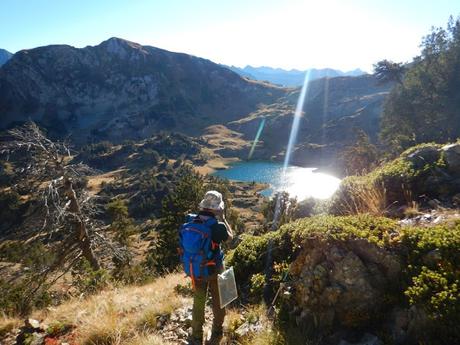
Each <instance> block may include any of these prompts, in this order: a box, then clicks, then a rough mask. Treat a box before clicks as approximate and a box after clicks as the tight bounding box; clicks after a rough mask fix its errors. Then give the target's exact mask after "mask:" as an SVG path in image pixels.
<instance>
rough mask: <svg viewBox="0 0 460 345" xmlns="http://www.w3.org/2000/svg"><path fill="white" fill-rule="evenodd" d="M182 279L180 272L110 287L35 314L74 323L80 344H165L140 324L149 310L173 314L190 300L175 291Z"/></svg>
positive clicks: (43, 318)
mask: <svg viewBox="0 0 460 345" xmlns="http://www.w3.org/2000/svg"><path fill="white" fill-rule="evenodd" d="M183 279H184V278H183V275H182V274H179V273H177V274H170V275H167V276H165V277H161V278H158V279H156V280H155V281H154V282H153V283H151V284H147V285H144V286H128V287H123V288H119V289H110V290H107V291H103V292H101V293H100V294H98V295H94V296H91V297H89V298H86V299H83V300H77V299H76V300H73V301H70V302H69V303H65V304H63V305H61V306H58V307H56V308H51V309H49V310H48V311H41V312H37V313H36V314H35V315H34V316H33V317H34V318H36V319H40V320H44V322H45V323H48V324H49V323H51V322H53V321H59V322H62V323H66V324H71V325H74V326H75V328H76V334H77V338H76V341H77V343H78V344H83V345H121V344H127V343H129V344H156V343H158V344H162V343H164V342H162V341H160V340H161V339H160V338H159V337H158V336H156V335H155V334H147V333H146V332H145V330H144V329H143V328H144V327H140V325H143V323H144V322H145V315H146V314H149V315H155V316H156V315H165V314H170V313H172V312H173V311H174V309H175V308H177V307H179V306H181V305H182V304H184V303H190V301H188V300H187V299H186V298H184V297H180V296H178V295H177V294H176V293H175V292H174V287H175V286H176V285H177V284H179V283H180V282H182V281H183ZM155 339H156V340H155ZM157 340H158V342H155V341H157Z"/></svg>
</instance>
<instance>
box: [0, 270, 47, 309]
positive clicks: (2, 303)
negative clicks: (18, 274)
mask: <svg viewBox="0 0 460 345" xmlns="http://www.w3.org/2000/svg"><path fill="white" fill-rule="evenodd" d="M49 304H51V296H50V294H49V292H48V289H47V286H45V285H43V286H41V287H37V288H36V289H35V284H34V281H32V280H31V279H30V277H29V276H25V277H22V280H20V281H11V280H4V279H1V278H0V310H1V311H2V313H4V314H6V315H11V316H13V315H27V314H29V313H30V312H31V311H32V309H33V308H44V307H46V306H48V305H49Z"/></svg>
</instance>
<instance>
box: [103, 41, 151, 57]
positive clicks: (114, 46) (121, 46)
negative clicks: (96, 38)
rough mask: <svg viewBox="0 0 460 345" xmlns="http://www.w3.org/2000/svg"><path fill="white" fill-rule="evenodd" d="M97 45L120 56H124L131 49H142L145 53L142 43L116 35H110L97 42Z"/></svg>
mask: <svg viewBox="0 0 460 345" xmlns="http://www.w3.org/2000/svg"><path fill="white" fill-rule="evenodd" d="M97 47H101V48H103V49H105V50H106V51H107V52H108V53H110V54H114V55H116V56H118V57H120V58H126V57H127V56H128V55H129V53H130V52H132V51H133V50H138V51H143V52H144V53H146V51H145V49H143V48H144V47H143V46H142V45H140V44H138V43H135V42H131V41H128V40H125V39H122V38H118V37H111V38H109V39H108V40H106V41H104V42H102V43H101V44H99V45H98V46H97Z"/></svg>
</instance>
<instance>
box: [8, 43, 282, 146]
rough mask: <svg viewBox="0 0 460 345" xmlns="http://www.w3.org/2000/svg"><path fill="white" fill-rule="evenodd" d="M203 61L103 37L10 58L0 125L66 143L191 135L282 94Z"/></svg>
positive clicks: (240, 115) (32, 50) (18, 54)
mask: <svg viewBox="0 0 460 345" xmlns="http://www.w3.org/2000/svg"><path fill="white" fill-rule="evenodd" d="M285 92H286V91H285V90H284V89H282V88H279V87H275V86H273V85H268V84H264V83H260V82H255V81H247V80H246V79H244V78H242V77H240V76H239V75H238V74H236V73H234V72H232V71H230V70H228V69H227V68H223V67H221V66H219V65H217V64H215V63H213V62H211V61H209V60H205V59H201V58H198V57H194V56H190V55H187V54H180V53H172V52H169V51H166V50H162V49H158V48H154V47H150V46H142V45H139V44H137V43H133V42H129V41H125V40H122V39H119V38H111V39H109V40H107V41H105V42H102V43H101V44H99V45H97V46H94V47H91V46H89V47H85V48H82V49H77V48H74V47H71V46H67V45H53V46H46V47H40V48H35V49H30V50H22V51H19V52H18V53H16V54H15V55H14V56H13V57H12V58H11V60H10V61H9V63H8V64H6V65H4V66H3V67H2V68H1V69H0V113H1V117H0V128H5V127H7V126H11V125H13V124H14V123H16V122H18V121H24V120H27V119H29V118H31V119H32V120H34V121H37V122H39V123H40V124H41V125H43V126H45V127H47V128H48V129H49V130H50V131H51V132H52V134H54V135H56V136H60V137H62V136H64V135H67V134H69V133H71V134H72V136H73V141H76V140H78V141H83V142H84V141H86V140H88V139H91V137H93V138H94V137H95V138H96V139H108V140H111V141H122V140H124V139H138V138H145V137H148V136H150V135H151V134H152V133H156V132H158V131H159V130H176V131H180V132H183V133H187V134H193V135H199V134H200V132H201V131H202V129H204V128H205V127H207V126H209V125H212V124H219V123H226V122H228V121H232V120H236V119H239V118H242V117H245V116H246V115H247V114H249V113H251V112H253V111H254V110H256V109H257V107H259V105H261V104H264V103H266V104H269V103H272V102H274V101H276V100H277V98H278V97H280V96H282V95H284V94H285Z"/></svg>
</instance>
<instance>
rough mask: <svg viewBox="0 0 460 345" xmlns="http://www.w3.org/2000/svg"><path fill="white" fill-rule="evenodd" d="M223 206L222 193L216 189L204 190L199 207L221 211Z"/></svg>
mask: <svg viewBox="0 0 460 345" xmlns="http://www.w3.org/2000/svg"><path fill="white" fill-rule="evenodd" d="M224 207H225V204H224V201H223V200H222V194H220V193H219V192H218V191H216V190H210V191H208V192H206V194H205V195H204V198H203V200H201V202H200V208H202V209H208V210H214V211H222V210H223V209H224Z"/></svg>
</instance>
